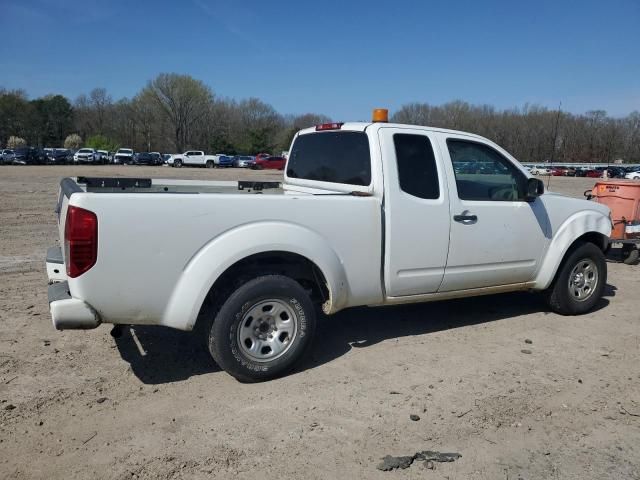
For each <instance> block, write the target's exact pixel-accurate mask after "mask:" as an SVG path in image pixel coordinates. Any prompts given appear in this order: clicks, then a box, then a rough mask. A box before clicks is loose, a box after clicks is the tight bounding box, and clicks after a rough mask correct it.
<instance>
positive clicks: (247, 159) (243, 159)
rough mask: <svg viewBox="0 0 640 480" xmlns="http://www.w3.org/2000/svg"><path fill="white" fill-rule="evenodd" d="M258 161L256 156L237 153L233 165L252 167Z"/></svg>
mask: <svg viewBox="0 0 640 480" xmlns="http://www.w3.org/2000/svg"><path fill="white" fill-rule="evenodd" d="M254 163H256V160H255V158H253V157H251V156H249V155H236V156H235V157H233V166H234V167H236V168H251V167H252V166H253V164H254Z"/></svg>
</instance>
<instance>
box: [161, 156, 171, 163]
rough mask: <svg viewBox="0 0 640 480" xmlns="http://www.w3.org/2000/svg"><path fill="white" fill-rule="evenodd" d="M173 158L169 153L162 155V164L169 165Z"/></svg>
mask: <svg viewBox="0 0 640 480" xmlns="http://www.w3.org/2000/svg"><path fill="white" fill-rule="evenodd" d="M170 158H171V155H170V154H168V153H163V154H162V163H163V164H165V165H166V164H168V163H169V159H170Z"/></svg>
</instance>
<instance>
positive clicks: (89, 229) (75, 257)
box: [64, 206, 98, 278]
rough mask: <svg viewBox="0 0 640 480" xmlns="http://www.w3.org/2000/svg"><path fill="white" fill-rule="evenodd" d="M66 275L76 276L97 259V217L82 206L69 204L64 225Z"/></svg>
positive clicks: (91, 265) (87, 268)
mask: <svg viewBox="0 0 640 480" xmlns="http://www.w3.org/2000/svg"><path fill="white" fill-rule="evenodd" d="M64 251H65V261H66V264H67V275H68V276H69V277H71V278H76V277H78V276H80V275H82V274H83V273H84V272H86V271H87V270H89V269H90V268H91V267H93V266H94V265H95V264H96V260H97V259H98V217H96V214H95V213H93V212H90V211H89V210H85V209H84V208H80V207H74V206H69V208H68V209H67V220H66V223H65V226H64Z"/></svg>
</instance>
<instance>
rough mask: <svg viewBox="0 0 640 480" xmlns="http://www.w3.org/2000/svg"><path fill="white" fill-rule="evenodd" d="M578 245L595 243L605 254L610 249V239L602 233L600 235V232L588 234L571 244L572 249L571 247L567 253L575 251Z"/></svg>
mask: <svg viewBox="0 0 640 480" xmlns="http://www.w3.org/2000/svg"><path fill="white" fill-rule="evenodd" d="M578 243H593V244H594V245H595V246H596V247H598V248H599V249H600V250H602V251H603V252H604V251H606V250H607V248H608V247H609V237H607V236H606V235H603V234H602V233H599V232H587V233H585V234H584V235H582V236H580V237H578V238H577V239H576V240H575V241H574V242H573V243H572V244H571V247H569V250H567V251H571V250H573V248H574V247H575V246H576V245H577V244H578Z"/></svg>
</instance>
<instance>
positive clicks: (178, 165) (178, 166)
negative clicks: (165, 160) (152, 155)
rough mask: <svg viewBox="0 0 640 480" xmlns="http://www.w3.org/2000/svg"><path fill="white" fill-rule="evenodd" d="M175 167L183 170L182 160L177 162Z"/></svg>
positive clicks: (174, 163) (174, 164)
mask: <svg viewBox="0 0 640 480" xmlns="http://www.w3.org/2000/svg"><path fill="white" fill-rule="evenodd" d="M173 166H174V167H176V168H182V160H175V161H174V162H173Z"/></svg>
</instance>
